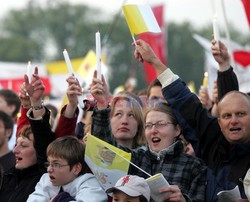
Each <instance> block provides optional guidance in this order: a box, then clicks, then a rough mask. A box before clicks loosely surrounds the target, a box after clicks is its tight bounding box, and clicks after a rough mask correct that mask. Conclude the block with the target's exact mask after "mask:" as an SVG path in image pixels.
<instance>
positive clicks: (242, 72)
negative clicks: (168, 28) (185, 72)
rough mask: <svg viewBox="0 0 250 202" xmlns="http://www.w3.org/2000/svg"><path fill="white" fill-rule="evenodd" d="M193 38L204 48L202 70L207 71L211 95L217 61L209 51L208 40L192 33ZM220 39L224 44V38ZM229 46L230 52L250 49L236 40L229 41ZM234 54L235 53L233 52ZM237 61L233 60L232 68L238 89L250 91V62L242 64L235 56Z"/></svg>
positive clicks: (245, 91) (215, 76)
mask: <svg viewBox="0 0 250 202" xmlns="http://www.w3.org/2000/svg"><path fill="white" fill-rule="evenodd" d="M193 37H194V39H195V40H196V41H198V43H199V44H200V45H201V46H202V47H203V48H204V50H205V65H204V71H207V72H208V91H209V95H210V96H211V95H212V89H213V82H214V80H216V79H217V70H218V63H217V62H216V61H215V59H214V58H213V55H212V52H211V42H210V40H208V39H206V38H204V37H202V36H200V35H197V34H194V35H193ZM221 41H222V42H223V43H224V44H227V43H226V40H225V39H221ZM230 47H231V48H232V52H233V54H234V53H238V52H239V51H244V52H249V53H250V50H249V49H247V48H245V47H242V46H241V45H239V44H238V43H236V42H231V44H230ZM234 55H235V54H234ZM236 59H237V61H235V65H232V66H233V68H234V72H235V74H236V75H237V78H238V82H239V90H240V91H241V92H244V93H249V92H250V64H247V65H244V66H243V65H242V64H241V61H240V60H239V59H238V58H236Z"/></svg>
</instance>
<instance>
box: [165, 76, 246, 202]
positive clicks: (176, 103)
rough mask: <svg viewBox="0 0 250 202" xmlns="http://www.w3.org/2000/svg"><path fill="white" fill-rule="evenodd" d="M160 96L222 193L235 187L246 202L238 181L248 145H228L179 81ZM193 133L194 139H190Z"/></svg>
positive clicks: (214, 119) (216, 126)
mask: <svg viewBox="0 0 250 202" xmlns="http://www.w3.org/2000/svg"><path fill="white" fill-rule="evenodd" d="M163 95H164V97H165V98H166V100H167V101H168V103H169V104H170V105H171V107H172V109H173V111H174V113H175V115H176V117H177V119H178V122H179V123H180V125H181V127H182V128H185V129H186V130H187V131H184V135H185V137H186V139H187V140H190V139H195V138H197V139H198V140H199V145H200V153H201V158H202V159H203V160H204V161H205V163H206V164H207V166H208V167H209V168H210V169H211V170H212V172H213V175H214V176H215V179H216V181H217V182H219V183H220V184H221V185H222V187H223V189H225V190H226V189H232V188H234V187H235V186H236V185H239V188H240V191H241V194H242V197H244V198H246V196H245V193H244V188H243V183H242V179H243V178H244V176H245V174H246V172H247V170H248V169H249V168H250V158H249V156H250V144H235V145H230V144H229V142H228V141H227V140H226V139H225V138H224V135H223V134H222V132H221V130H220V127H219V124H218V121H217V118H215V117H212V116H211V115H210V114H209V113H208V112H207V110H206V109H204V108H203V107H202V105H201V103H200V100H199V99H198V97H197V96H196V95H195V94H193V93H191V92H190V90H189V89H188V88H187V87H186V85H185V83H184V82H182V80H181V79H177V80H176V81H174V82H173V83H171V84H170V85H168V86H166V87H165V88H163ZM190 128H191V129H194V130H195V134H196V137H192V135H193V134H194V133H193V132H190V131H188V130H189V129H190Z"/></svg>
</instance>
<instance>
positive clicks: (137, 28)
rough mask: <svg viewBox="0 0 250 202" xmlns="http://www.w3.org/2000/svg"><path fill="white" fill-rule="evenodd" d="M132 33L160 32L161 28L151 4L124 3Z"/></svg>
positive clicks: (125, 13) (124, 10) (123, 8)
mask: <svg viewBox="0 0 250 202" xmlns="http://www.w3.org/2000/svg"><path fill="white" fill-rule="evenodd" d="M122 10H123V13H124V15H125V18H126V21H127V23H128V26H129V29H130V32H131V35H132V36H133V35H137V34H141V33H143V32H154V33H159V32H161V29H160V27H159V25H158V23H157V21H156V19H155V16H154V14H153V12H152V9H151V8H150V6H149V5H132V4H129V5H124V6H123V7H122Z"/></svg>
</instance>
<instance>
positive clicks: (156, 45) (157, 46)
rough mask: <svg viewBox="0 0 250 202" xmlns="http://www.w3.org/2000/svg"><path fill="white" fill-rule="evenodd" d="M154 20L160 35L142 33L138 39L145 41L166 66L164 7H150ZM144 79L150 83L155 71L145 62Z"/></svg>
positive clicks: (154, 76)
mask: <svg viewBox="0 0 250 202" xmlns="http://www.w3.org/2000/svg"><path fill="white" fill-rule="evenodd" d="M152 10H153V13H154V15H155V18H156V20H157V22H158V24H159V27H160V28H161V32H160V33H143V34H140V35H138V36H139V38H140V39H142V40H144V41H146V42H147V43H148V44H149V45H150V46H151V47H152V49H153V50H154V52H155V54H156V56H158V57H159V58H160V60H161V61H162V62H163V63H164V64H166V41H165V25H164V16H163V14H164V5H163V4H162V5H159V6H154V7H152ZM143 65H144V71H145V78H146V82H147V83H151V82H152V81H153V80H154V79H155V78H156V77H157V74H156V71H155V69H154V67H152V66H151V65H150V64H148V63H147V62H144V63H143Z"/></svg>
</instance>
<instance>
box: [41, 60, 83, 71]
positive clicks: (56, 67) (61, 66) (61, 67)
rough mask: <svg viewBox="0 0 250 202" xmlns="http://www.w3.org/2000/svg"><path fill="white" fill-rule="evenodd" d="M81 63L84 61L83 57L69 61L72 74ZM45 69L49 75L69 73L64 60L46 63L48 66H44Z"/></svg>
mask: <svg viewBox="0 0 250 202" xmlns="http://www.w3.org/2000/svg"><path fill="white" fill-rule="evenodd" d="M83 61H84V58H83V57H81V58H76V59H72V60H71V63H72V66H73V71H74V72H76V71H77V70H78V68H79V66H81V64H82V63H83ZM46 69H47V72H48V73H49V74H50V75H53V74H68V72H69V71H68V68H67V65H66V63H65V61H64V60H60V61H56V62H51V63H48V64H46Z"/></svg>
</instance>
